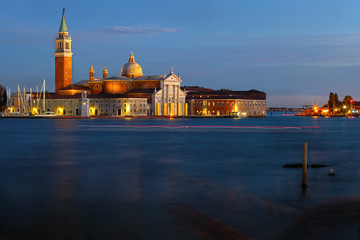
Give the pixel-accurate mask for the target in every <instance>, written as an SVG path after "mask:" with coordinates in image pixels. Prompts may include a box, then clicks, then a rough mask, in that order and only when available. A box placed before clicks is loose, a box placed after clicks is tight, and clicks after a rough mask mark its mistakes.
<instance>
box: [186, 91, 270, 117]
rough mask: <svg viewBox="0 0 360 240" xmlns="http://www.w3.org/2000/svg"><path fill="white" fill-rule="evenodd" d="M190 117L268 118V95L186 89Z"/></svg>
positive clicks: (257, 92)
mask: <svg viewBox="0 0 360 240" xmlns="http://www.w3.org/2000/svg"><path fill="white" fill-rule="evenodd" d="M183 89H184V91H186V92H187V99H186V101H187V103H188V105H189V115H192V116H196V115H197V116H229V115H230V116H231V115H233V116H236V115H238V116H240V115H242V116H244V115H246V116H257V117H264V116H266V93H264V92H260V91H257V90H250V91H232V90H227V89H222V90H212V89H206V88H196V87H184V88H183Z"/></svg>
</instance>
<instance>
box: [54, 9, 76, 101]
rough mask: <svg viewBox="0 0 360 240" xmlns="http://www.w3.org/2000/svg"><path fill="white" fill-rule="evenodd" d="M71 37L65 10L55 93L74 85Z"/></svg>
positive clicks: (56, 55) (56, 58)
mask: <svg viewBox="0 0 360 240" xmlns="http://www.w3.org/2000/svg"><path fill="white" fill-rule="evenodd" d="M72 55H73V53H72V52H71V36H69V32H68V29H67V26H66V22H65V8H64V9H63V15H62V19H61V24H60V29H59V36H58V37H57V38H56V50H55V92H56V94H59V90H60V89H62V88H64V87H67V86H69V85H71V84H72Z"/></svg>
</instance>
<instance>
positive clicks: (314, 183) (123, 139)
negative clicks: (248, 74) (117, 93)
mask: <svg viewBox="0 0 360 240" xmlns="http://www.w3.org/2000/svg"><path fill="white" fill-rule="evenodd" d="M169 125H171V126H169ZM174 125H176V126H174ZM154 126H155V127H154ZM156 126H158V127H156ZM186 126H187V127H186ZM193 126H200V127H193ZM218 126H227V127H218ZM232 126H243V127H240V128H238V127H232ZM272 127H275V128H272ZM359 136H360V118H352V119H350V118H306V117H294V116H282V115H280V114H273V116H269V117H267V118H258V119H173V120H170V119H116V120H114V119H88V120H77V119H76V120H74V119H64V120H54V119H0V138H1V140H0V142H1V145H0V239H127V240H129V239H157V240H158V239H230V240H231V239H358V238H359V227H360V195H359V193H360V161H359V156H360V147H359V146H360V137H359ZM303 142H307V143H308V162H309V164H314V163H318V164H328V165H330V167H325V168H317V169H314V168H310V169H308V185H309V187H308V188H307V189H306V191H303V190H302V189H301V187H300V185H301V169H285V168H283V167H282V166H283V165H284V164H286V163H301V161H302V143H303ZM330 168H333V169H334V171H335V176H332V177H331V176H329V175H328V173H329V170H330Z"/></svg>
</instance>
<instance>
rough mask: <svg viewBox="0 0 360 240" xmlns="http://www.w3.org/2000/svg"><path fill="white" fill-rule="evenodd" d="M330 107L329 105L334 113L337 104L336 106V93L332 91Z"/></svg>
mask: <svg viewBox="0 0 360 240" xmlns="http://www.w3.org/2000/svg"><path fill="white" fill-rule="evenodd" d="M328 107H329V109H330V111H331V112H332V113H334V109H335V108H336V106H335V94H334V93H332V92H331V93H330V95H329V101H328Z"/></svg>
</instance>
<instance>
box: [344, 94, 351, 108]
mask: <svg viewBox="0 0 360 240" xmlns="http://www.w3.org/2000/svg"><path fill="white" fill-rule="evenodd" d="M350 100H353V98H352V97H351V96H349V95H346V96H345V97H344V100H343V104H344V105H345V106H346V107H349V106H350Z"/></svg>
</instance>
